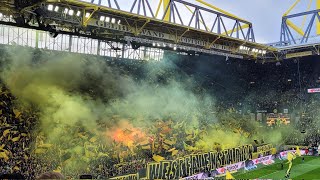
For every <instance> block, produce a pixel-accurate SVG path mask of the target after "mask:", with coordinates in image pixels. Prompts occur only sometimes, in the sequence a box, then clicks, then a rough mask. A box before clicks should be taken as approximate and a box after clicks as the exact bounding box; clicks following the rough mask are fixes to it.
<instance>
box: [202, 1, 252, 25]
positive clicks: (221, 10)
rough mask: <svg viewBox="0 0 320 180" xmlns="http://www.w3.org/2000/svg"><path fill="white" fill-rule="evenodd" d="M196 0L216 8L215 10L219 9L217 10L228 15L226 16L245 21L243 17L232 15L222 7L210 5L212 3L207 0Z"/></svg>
mask: <svg viewBox="0 0 320 180" xmlns="http://www.w3.org/2000/svg"><path fill="white" fill-rule="evenodd" d="M196 1H197V2H199V3H201V4H203V5H206V6H208V7H210V8H212V9H214V10H217V11H219V12H221V13H223V14H225V15H228V16H230V17H233V18H236V19H239V20H242V21H247V20H244V19H242V18H239V17H238V16H236V15H233V14H231V13H229V12H227V11H224V10H223V9H220V8H218V7H216V6H214V5H212V4H209V3H207V2H205V1H203V0H196Z"/></svg>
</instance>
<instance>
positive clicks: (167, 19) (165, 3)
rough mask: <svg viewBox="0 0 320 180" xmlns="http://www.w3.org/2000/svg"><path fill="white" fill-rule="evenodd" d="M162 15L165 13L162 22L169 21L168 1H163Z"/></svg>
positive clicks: (169, 9)
mask: <svg viewBox="0 0 320 180" xmlns="http://www.w3.org/2000/svg"><path fill="white" fill-rule="evenodd" d="M168 6H169V7H168ZM167 8H168V11H167V12H165V11H166V9H167ZM163 13H166V15H165V16H164V19H163V20H164V21H169V20H170V15H171V8H170V0H163Z"/></svg>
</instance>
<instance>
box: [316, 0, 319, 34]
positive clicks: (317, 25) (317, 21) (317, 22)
mask: <svg viewBox="0 0 320 180" xmlns="http://www.w3.org/2000/svg"><path fill="white" fill-rule="evenodd" d="M317 9H320V0H317ZM316 27H317V35H320V22H319V20H318V18H316Z"/></svg>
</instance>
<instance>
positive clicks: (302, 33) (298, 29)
mask: <svg viewBox="0 0 320 180" xmlns="http://www.w3.org/2000/svg"><path fill="white" fill-rule="evenodd" d="M286 23H287V25H288V26H290V27H291V28H292V29H293V30H295V31H296V32H297V33H299V34H300V35H301V36H303V35H304V31H303V30H302V29H301V28H299V27H298V26H296V25H295V24H293V22H291V21H290V20H289V19H287V21H286Z"/></svg>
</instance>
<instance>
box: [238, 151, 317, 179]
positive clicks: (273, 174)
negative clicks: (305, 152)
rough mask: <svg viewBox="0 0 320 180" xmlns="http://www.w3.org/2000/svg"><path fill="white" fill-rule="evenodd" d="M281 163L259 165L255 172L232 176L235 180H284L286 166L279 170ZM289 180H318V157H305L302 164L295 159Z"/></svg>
mask: <svg viewBox="0 0 320 180" xmlns="http://www.w3.org/2000/svg"><path fill="white" fill-rule="evenodd" d="M281 162H282V161H280V160H276V162H275V164H273V165H270V166H264V165H259V166H258V169H257V170H253V171H250V172H246V173H244V172H241V171H240V172H237V173H235V174H233V176H234V178H236V179H285V177H284V176H285V174H286V171H287V169H288V164H284V168H283V169H281ZM284 162H286V161H284ZM290 179H294V180H295V179H305V180H309V179H319V180H320V157H311V156H305V160H304V162H302V157H297V158H296V159H295V160H294V161H293V165H292V169H291V176H290Z"/></svg>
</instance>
